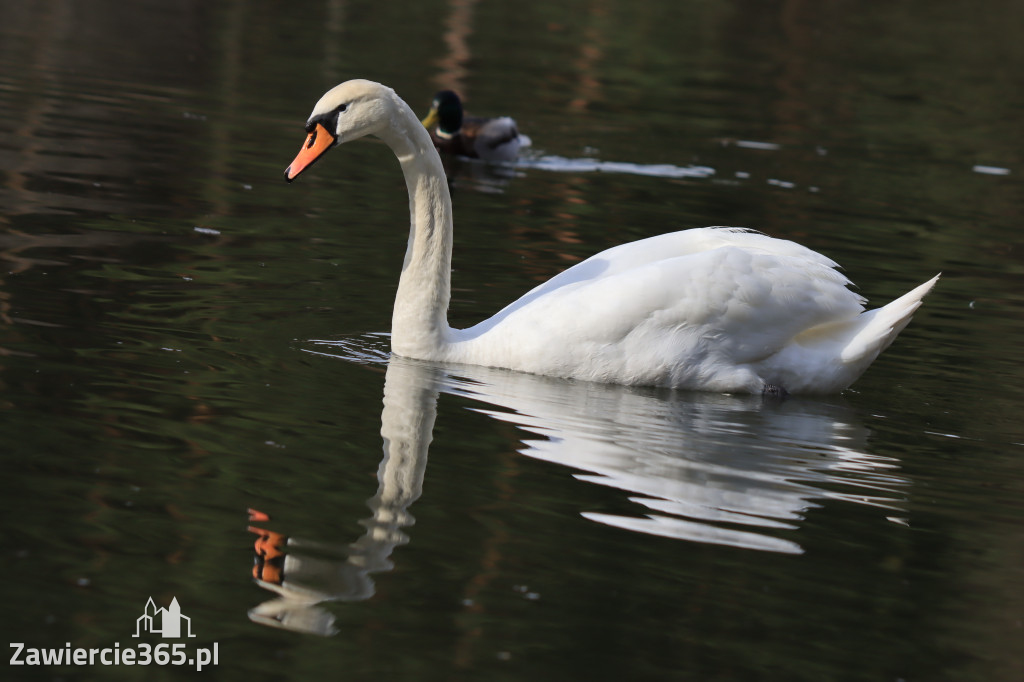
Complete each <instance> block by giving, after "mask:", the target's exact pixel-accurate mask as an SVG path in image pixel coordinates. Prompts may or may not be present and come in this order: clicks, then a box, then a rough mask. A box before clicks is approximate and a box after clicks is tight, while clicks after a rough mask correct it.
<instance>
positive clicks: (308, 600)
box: [0, 0, 1024, 680]
mask: <svg viewBox="0 0 1024 682" xmlns="http://www.w3.org/2000/svg"><path fill="white" fill-rule="evenodd" d="M1022 22H1024V5H1021V4H1020V3H1015V2H1000V1H998V0H985V2H983V3H981V4H977V3H974V4H970V5H968V4H964V3H955V2H920V1H910V2H898V3H868V4H865V3H852V2H846V1H828V2H813V3H812V2H746V1H742V0H734V1H732V2H728V1H719V0H707V1H702V2H690V3H678V2H661V1H655V2H645V3H636V2H616V1H610V0H605V1H601V0H598V1H590V2H582V1H581V2H575V1H570V2H563V3H556V4H553V3H545V2H519V3H493V2H474V1H472V0H462V1H453V2H450V3H442V2H431V1H429V0H428V1H424V2H417V3H409V2H394V3H382V2H361V1H349V2H341V1H335V2H323V3H317V4H312V3H310V4H303V5H301V6H299V5H298V4H297V3H279V2H270V1H269V0H264V1H256V2H241V1H240V0H239V1H235V2H223V3H210V2H174V3H166V2H156V1H151V2H145V1H136V2H105V1H95V2H74V1H59V0H51V1H49V2H47V1H43V0H39V1H31V0H29V1H18V2H14V1H8V2H0V425H2V429H3V431H2V447H0V451H2V458H3V459H2V462H3V475H2V476H0V491H2V494H0V504H2V508H3V514H4V516H3V519H4V524H3V526H4V534H3V535H4V541H3V550H2V551H3V553H2V555H0V556H2V558H3V566H4V581H3V585H4V587H3V604H4V607H5V611H6V616H5V618H4V619H3V625H2V626H0V632H2V633H3V638H6V639H7V641H8V642H25V643H26V644H27V646H30V647H40V648H45V647H50V648H59V647H63V646H64V644H65V643H66V642H71V643H72V646H75V647H106V646H112V645H113V643H114V642H117V643H119V644H120V645H121V647H128V646H134V645H135V644H136V643H137V642H139V641H140V640H133V638H132V637H131V635H132V633H133V632H134V629H135V626H134V623H135V620H136V618H138V617H139V616H140V615H141V613H142V609H143V607H144V605H145V603H146V600H147V599H148V598H149V597H150V596H152V597H153V598H154V601H155V602H156V603H157V604H158V605H160V606H165V605H167V604H168V603H169V602H170V600H171V599H172V598H174V597H176V598H177V599H178V600H179V602H180V604H181V607H182V610H183V612H184V613H185V614H187V615H188V616H189V617H190V618H191V623H192V626H193V630H194V631H195V633H196V634H197V637H196V638H195V639H194V640H189V641H188V645H189V647H190V648H191V647H193V646H196V647H199V646H211V645H212V643H214V642H216V643H218V645H219V652H220V656H219V665H218V666H217V667H216V668H209V669H207V670H206V671H205V674H208V675H213V676H214V677H217V678H222V679H247V680H252V679H281V678H285V679H314V678H330V679H352V680H362V679H384V678H387V679H415V680H426V679H445V680H451V679H467V680H475V679H508V680H524V679H551V680H554V679H558V680H563V679H651V680H653V679H659V680H661V679H680V680H691V679H700V680H761V679H779V680H897V679H902V680H982V679H983V680H1017V679H1021V677H1022V676H1024V656H1022V655H1021V653H1020V642H1021V639H1022V634H1024V624H1022V619H1024V596H1022V595H1024V568H1022V567H1024V505H1022V503H1021V499H1022V493H1024V463H1022V460H1021V457H1022V455H1024V426H1022V425H1021V424H1022V422H1021V412H1022V407H1024V388H1022V386H1024V369H1022V367H1024V362H1022V361H1024V350H1022V344H1021V343H1020V340H1021V338H1022V332H1024V315H1022V310H1024V308H1022V304H1024V294H1022V284H1024V257H1022V251H1021V248H1020V245H1019V244H1020V236H1019V235H1020V225H1021V219H1022V215H1024V192H1022V189H1024V188H1022V186H1021V183H1020V177H1021V174H1022V173H1024V163H1022V162H1024V138H1022V130H1024V129H1022V128H1021V125H1020V120H1021V112H1022V110H1024V90H1022V88H1021V85H1020V84H1021V82H1022V81H1024V43H1022V42H1021V41H1020V26H1021V25H1024V24H1022ZM351 77H366V78H371V79H374V80H379V81H382V82H385V83H387V84H388V85H391V86H392V87H394V88H395V89H396V90H397V91H398V92H399V93H400V94H401V95H402V96H404V97H405V98H406V99H407V100H408V101H409V102H410V103H411V104H412V105H413V106H414V108H416V109H417V110H424V109H425V108H426V106H427V105H428V103H429V100H430V98H431V96H432V94H433V92H434V91H435V90H437V89H439V88H441V87H454V88H456V89H458V90H460V92H462V93H463V95H464V97H465V100H466V104H467V108H468V109H469V110H470V111H471V112H477V113H481V114H508V115H512V116H515V117H516V119H517V120H518V121H519V124H520V127H521V129H522V130H523V131H524V132H525V133H527V134H528V135H529V136H530V137H531V138H532V139H533V143H534V146H533V149H532V150H531V152H530V155H529V156H528V157H526V158H525V159H524V160H523V163H522V164H521V165H520V166H519V167H517V168H515V169H512V170H509V169H504V170H502V171H495V170H494V169H485V168H481V167H479V166H475V165H472V164H464V165H463V167H461V168H457V169H453V186H454V206H455V215H456V219H455V222H456V247H455V256H454V267H455V272H454V275H453V277H454V282H453V284H454V299H453V304H452V310H451V319H452V321H453V323H455V324H458V325H463V324H470V323H473V322H475V321H477V320H479V319H481V318H483V317H485V316H487V315H489V314H490V313H491V312H493V311H494V310H497V309H498V308H499V307H501V306H502V305H504V304H505V303H507V302H508V301H509V300H511V299H513V298H515V297H516V296H518V295H519V294H520V293H522V292H523V291H525V290H526V289H527V288H528V287H529V286H531V285H532V284H534V283H536V282H538V281H542V280H543V279H546V278H548V277H550V276H551V275H553V274H554V273H556V272H558V271H560V270H561V269H563V268H564V267H566V266H567V265H569V264H571V263H573V262H576V261H578V260H580V259H582V258H584V257H586V256H587V255H589V254H591V253H594V252H596V251H598V250H600V249H603V248H606V247H608V246H611V245H613V244H616V243H620V242H622V241H625V240H630V239H635V238H640V237H644V236H649V235H653V234H658V233H661V232H665V231H668V230H672V229H682V228H688V227H697V226H703V225H708V224H728V225H744V226H748V227H754V228H757V229H759V230H762V231H764V232H767V233H768V234H771V235H773V236H778V237H784V238H792V239H796V240H798V241H800V242H802V243H804V244H807V245H808V246H810V247H812V248H815V249H817V250H820V251H822V252H823V253H825V254H826V255H828V256H830V257H832V258H834V259H836V260H837V261H839V262H840V263H842V264H843V266H844V268H845V272H846V273H847V274H848V275H849V276H850V277H851V278H852V279H853V280H854V281H855V282H857V284H858V285H859V291H860V292H861V293H862V294H864V295H865V296H867V297H868V298H869V299H871V301H872V302H874V303H881V302H884V301H887V300H888V299H890V298H892V297H894V296H895V295H897V294H899V293H902V292H904V291H906V290H908V289H909V288H910V287H911V286H913V285H915V284H918V283H920V282H922V281H924V280H925V279H927V278H929V277H931V276H932V275H933V274H935V273H936V272H940V271H941V272H942V273H943V279H942V280H941V282H940V284H939V286H938V287H937V289H936V290H935V291H934V293H933V294H932V295H931V296H930V297H929V298H928V299H927V301H926V303H925V306H924V307H923V308H922V309H921V311H920V312H919V314H918V316H917V318H916V319H915V320H914V322H913V323H912V324H911V325H910V327H908V328H907V330H906V331H905V332H904V333H903V334H902V335H901V336H900V338H899V340H898V341H897V342H896V344H895V345H894V346H893V347H892V348H891V349H890V350H889V351H888V352H887V353H886V354H885V355H884V356H883V357H882V358H881V359H880V360H879V361H878V362H877V363H876V364H875V366H873V367H872V369H871V370H869V372H868V373H867V374H866V375H865V376H864V378H863V379H862V380H861V381H859V382H858V383H857V384H856V385H855V386H854V388H853V389H851V390H849V391H847V392H845V393H844V394H843V395H842V396H838V397H834V398H830V399H827V400H793V401H789V402H786V403H784V404H782V405H768V406H766V405H763V404H761V403H760V401H751V400H747V399H740V398H731V397H726V396H704V395H692V394H679V393H673V392H666V391H646V390H630V391H627V390H623V389H617V388H614V387H600V386H586V385H579V384H573V383H567V382H552V381H549V380H543V379H536V378H530V377H517V376H515V375H510V374H508V373H500V372H499V373H494V372H488V371H485V370H479V369H472V368H455V369H451V368H449V369H447V370H446V369H443V368H436V367H429V366H423V365H419V364H417V363H402V362H394V361H393V362H391V363H388V362H387V358H386V352H385V351H384V350H383V349H385V348H386V340H384V339H383V337H381V336H366V334H367V333H378V334H379V333H382V332H386V331H387V329H388V325H389V322H390V308H391V302H392V300H393V296H394V288H395V285H396V282H397V275H398V269H399V267H400V264H401V255H402V249H403V248H404V243H405V239H406V226H407V221H408V217H407V203H406V198H405V193H404V192H405V189H404V184H403V182H402V179H401V177H400V174H399V172H398V167H397V164H396V163H395V161H394V159H393V157H392V156H391V154H390V153H389V152H388V150H387V149H386V148H385V147H383V146H382V145H379V144H373V143H366V144H354V145H349V146H347V147H345V148H344V149H342V150H338V151H335V152H332V154H331V155H330V156H329V157H328V159H327V160H325V161H324V162H323V163H322V165H318V166H317V167H316V169H315V170H313V171H311V172H310V173H308V174H306V175H304V176H303V177H302V178H301V179H300V181H299V182H296V183H294V184H292V185H286V184H285V183H284V182H283V180H282V171H283V169H284V167H285V165H287V163H288V162H289V161H290V160H291V158H292V157H293V156H294V153H295V151H296V150H297V149H298V146H299V144H300V142H301V141H302V137H303V123H304V121H305V118H306V116H307V115H308V113H309V111H310V109H311V108H312V105H313V103H314V102H315V101H316V100H317V98H319V96H320V94H321V93H322V92H323V91H324V90H326V89H327V88H328V87H330V86H332V85H334V84H336V83H337V82H339V81H341V80H345V79H347V78H351ZM385 391H386V392H387V400H386V401H385V402H384V403H382V397H383V396H384V395H385ZM382 431H383V433H384V439H382V436H381V433H382ZM382 444H383V446H384V447H383V449H382ZM428 451H429V465H428V464H427V454H428ZM249 508H256V509H259V510H260V511H262V512H264V513H266V514H268V515H269V516H270V519H271V520H269V521H266V522H263V521H260V522H252V523H251V524H250V523H249V522H248V521H247V515H246V510H247V509H249ZM413 517H414V518H413ZM413 521H415V523H413ZM249 525H251V526H253V527H254V528H259V529H262V531H264V542H263V544H262V545H261V546H262V548H263V549H264V550H267V549H268V548H270V549H271V550H272V548H273V546H274V545H275V542H274V541H275V540H276V544H277V545H279V546H280V547H281V548H282V549H284V550H285V551H286V554H287V556H288V557H289V559H288V563H286V564H285V569H286V575H285V583H286V585H285V587H280V586H278V592H281V594H278V593H277V592H273V591H271V590H272V589H273V587H274V586H273V585H272V584H269V583H270V582H271V581H268V583H265V584H264V585H263V586H262V587H261V586H260V585H257V584H254V582H253V579H252V566H253V547H254V544H253V543H254V541H255V540H256V539H257V535H256V534H254V533H252V532H249V531H247V526H249ZM268 531H269V532H273V533H277V534H279V536H280V537H278V536H276V535H275V536H267V535H266V532H268ZM284 537H287V538H289V540H288V543H289V544H285V540H283V539H282V538H284ZM264 577H265V578H269V577H271V576H270V574H268V573H264ZM264 588H266V589H264ZM269 612H272V613H274V614H276V616H277V617H278V618H279V619H280V620H281V621H283V622H284V625H285V627H283V628H281V627H270V626H268V625H267V624H266V623H267V621H266V620H265V619H261V618H262V616H265V615H266V614H267V613H269ZM311 633H319V634H311ZM148 641H150V642H152V643H153V644H156V643H158V642H159V638H157V639H150V640H148ZM184 674H185V670H184V669H182V668H175V667H163V668H161V667H154V666H151V667H149V668H138V667H135V668H128V667H101V666H95V667H77V668H76V667H61V668H45V667H37V668H27V667H20V668H16V667H9V668H8V670H7V671H6V672H5V676H6V677H9V678H12V679H21V678H43V679H70V678H75V679H77V678H82V679H86V678H87V679H98V678H108V677H109V678H140V677H147V678H163V677H174V676H178V675H184Z"/></svg>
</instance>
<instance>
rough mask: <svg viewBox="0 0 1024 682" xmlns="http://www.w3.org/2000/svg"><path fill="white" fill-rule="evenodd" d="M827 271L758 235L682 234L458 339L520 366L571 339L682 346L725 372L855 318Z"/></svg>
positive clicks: (564, 277)
mask: <svg viewBox="0 0 1024 682" xmlns="http://www.w3.org/2000/svg"><path fill="white" fill-rule="evenodd" d="M834 266H835V263H833V262H832V261H831V260H829V259H828V258H825V257H824V256H822V255H820V254H817V253H815V252H813V251H811V250H809V249H807V248H805V247H802V246H799V245H798V244H795V243H793V242H787V241H783V240H777V239H771V238H769V237H765V236H764V235H760V234H758V233H753V232H748V231H741V230H735V229H709V228H705V229H701V230H687V231H685V232H677V233H672V234H668V235H662V236H660V237H654V238H651V239H647V240H642V241H639V242H632V243H630V244H624V245H622V246H618V247H615V248H613V249H609V250H608V251H605V252H603V253H600V254H598V255H597V256H594V257H593V258H590V259H588V260H586V261H584V262H582V263H579V264H578V265H576V266H574V267H572V268H570V269H569V270H566V271H565V272H563V273H561V274H560V275H558V276H557V277H555V278H553V279H552V280H550V281H548V282H546V283H545V284H543V285H541V286H539V287H537V288H535V289H534V290H533V291H531V292H529V293H528V294H526V295H525V296H523V297H522V298H521V299H519V300H518V301H516V302H515V303H513V304H511V305H509V306H508V307H506V308H505V309H504V310H502V311H501V312H499V313H498V314H497V315H495V316H494V317H493V318H491V319H490V320H487V321H485V322H483V323H481V324H480V325H477V326H476V327H474V328H472V329H469V330H466V332H467V333H468V334H469V335H471V336H477V335H483V334H487V335H488V336H490V337H491V339H492V343H493V339H496V338H499V337H500V338H505V339H509V340H514V341H512V343H513V344H516V345H517V347H510V348H509V349H508V352H509V353H515V354H522V355H524V356H527V355H528V354H529V353H545V354H547V355H551V354H552V353H554V352H555V349H550V348H544V347H543V346H544V344H545V343H546V340H547V339H571V340H572V342H573V344H572V345H573V347H574V348H575V349H577V352H579V349H581V348H588V349H592V350H594V352H598V350H599V349H602V348H606V347H608V346H621V347H626V346H629V347H630V348H631V352H636V349H637V348H641V347H650V348H654V347H655V346H659V349H658V352H661V353H666V354H667V356H668V357H671V356H673V355H674V353H672V352H671V348H664V347H663V346H664V345H665V344H669V345H670V346H675V345H684V346H686V347H685V348H683V347H680V348H679V354H681V355H682V354H691V355H692V354H693V353H694V352H697V351H698V350H699V351H701V352H704V351H705V350H707V349H710V348H713V351H708V352H714V353H718V354H721V355H722V356H724V357H727V358H728V359H729V361H730V362H732V363H744V362H756V361H757V360H760V359H762V358H764V357H767V356H769V355H771V354H773V353H775V352H777V351H778V350H779V349H780V348H782V347H783V346H784V345H785V344H787V343H789V342H790V341H791V340H792V339H793V338H794V337H795V336H797V335H798V334H801V333H802V332H805V331H806V330H808V329H811V328H813V327H816V326H819V325H823V324H832V323H836V322H843V321H848V320H850V319H852V318H854V317H855V316H856V315H857V314H859V313H860V312H861V310H862V309H863V308H862V299H861V298H860V297H859V296H857V295H856V294H854V293H853V292H851V291H850V290H849V289H847V288H846V285H847V284H848V283H849V282H848V280H847V279H846V277H844V276H843V275H842V274H840V273H839V272H837V271H836V270H835V269H834ZM491 330H493V331H494V332H495V333H494V334H489V332H490V331H491ZM697 346H699V348H697ZM677 357H678V356H677Z"/></svg>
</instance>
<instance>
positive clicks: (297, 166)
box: [284, 123, 335, 182]
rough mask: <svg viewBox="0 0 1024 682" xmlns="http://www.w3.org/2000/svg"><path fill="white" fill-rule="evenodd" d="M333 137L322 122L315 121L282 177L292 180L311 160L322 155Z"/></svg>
mask: <svg viewBox="0 0 1024 682" xmlns="http://www.w3.org/2000/svg"><path fill="white" fill-rule="evenodd" d="M334 142H335V138H334V135H331V134H330V133H329V132H327V128H324V126H323V124H321V123H317V124H316V127H315V128H313V130H312V131H311V132H310V133H309V135H308V136H307V137H306V141H305V142H304V143H303V144H302V149H300V150H299V153H298V154H297V155H296V156H295V160H294V161H292V162H291V164H290V165H289V166H288V167H287V168H285V169H284V179H285V180H287V181H288V182H291V181H292V180H294V179H295V178H296V177H297V176H298V174H299V173H301V172H302V171H304V170H306V169H307V168H309V167H310V166H311V165H313V162H314V161H316V160H317V159H319V158H320V157H321V156H323V154H324V152H326V151H327V150H328V149H330V148H331V147H333V146H334Z"/></svg>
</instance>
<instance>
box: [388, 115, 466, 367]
mask: <svg viewBox="0 0 1024 682" xmlns="http://www.w3.org/2000/svg"><path fill="white" fill-rule="evenodd" d="M395 100H396V105H397V106H396V108H395V111H394V115H393V116H392V119H391V125H390V126H389V127H388V128H387V129H386V130H384V131H383V132H381V133H378V136H379V137H380V138H381V139H382V140H383V141H384V142H386V143H387V144H388V146H389V147H391V149H392V151H394V152H395V155H396V156H397V157H398V160H399V162H400V163H401V164H402V172H403V173H404V174H405V184H406V187H407V188H408V190H409V220H410V226H409V245H408V247H407V249H406V252H405V262H404V263H403V265H402V276H401V278H400V279H399V282H398V294H397V295H396V296H395V310H394V314H393V316H392V318H391V350H392V351H394V352H395V353H397V354H399V355H403V356H405V357H410V358H420V359H437V358H438V357H439V354H440V351H441V349H442V348H443V347H444V345H445V343H446V342H447V340H448V336H449V327H448V320H447V318H448V302H449V300H450V299H451V260H452V200H451V195H450V194H449V192H448V181H447V178H446V177H445V173H444V168H443V167H442V166H441V158H440V157H439V156H438V154H437V151H436V150H435V149H434V144H433V142H432V141H431V139H430V135H429V134H428V133H427V130H426V128H424V127H423V124H421V123H420V122H419V120H418V119H417V118H416V114H415V113H413V111H412V109H410V108H409V106H408V105H407V104H406V103H405V102H403V101H402V100H401V99H399V98H398V97H397V96H396V97H395Z"/></svg>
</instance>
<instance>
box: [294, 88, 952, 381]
mask: <svg viewBox="0 0 1024 682" xmlns="http://www.w3.org/2000/svg"><path fill="white" fill-rule="evenodd" d="M306 130H307V132H308V136H307V138H306V141H305V143H304V144H303V146H302V149H301V150H300V151H299V153H298V155H296V157H295V160H294V161H293V162H292V163H291V165H289V166H288V168H287V169H286V170H285V178H286V179H287V180H289V181H291V180H294V179H295V178H296V177H297V176H298V175H299V174H300V173H302V172H303V170H304V169H306V168H308V167H309V165H310V164H311V163H313V162H314V161H316V160H317V159H319V158H322V156H323V154H324V153H325V152H326V151H327V150H329V149H331V148H332V147H334V146H335V145H338V144H343V143H346V142H350V141H352V140H354V139H357V138H360V137H364V136H366V135H374V136H376V137H378V138H380V139H381V140H383V141H384V142H385V143H386V144H387V145H388V146H390V147H391V149H392V151H393V152H394V153H395V155H396V156H397V157H398V160H399V162H400V163H401V167H402V172H403V173H404V175H405V183H406V187H407V189H408V192H409V208H410V225H411V227H410V234H409V242H408V247H407V250H406V254H405V263H404V265H403V267H402V273H401V276H400V279H399V283H398V293H397V295H396V297H395V306H394V312H393V314H392V323H391V324H392V326H391V349H392V352H393V353H395V354H397V355H400V356H405V357H408V358H416V359H421V360H427V361H432V362H444V363H448V362H453V363H467V364H473V365H485V366H491V367H502V368H507V369H511V370H518V371H523V372H531V373H534V374H543V375H551V376H556V377H566V378H573V379H583V380H588V381H599V382H609V383H619V384H636V385H652V386H667V387H673V388H681V389H697V390H706V391H719V392H727V393H762V392H767V393H769V394H773V395H782V394H785V393H787V392H789V393H833V392H837V391H840V390H842V389H843V388H846V387H847V386H849V385H850V384H851V383H853V382H854V381H855V380H856V379H857V378H858V377H859V376H860V375H861V374H862V373H863V372H864V371H865V370H866V369H867V367H868V366H869V365H870V364H871V363H872V362H873V361H874V359H875V358H876V357H877V356H878V354H879V353H881V352H882V351H883V350H884V349H885V348H886V347H888V346H889V344H890V343H892V341H893V339H895V338H896V335H897V334H898V333H899V332H900V331H901V330H902V329H903V328H904V327H905V326H906V325H907V323H908V322H909V321H910V318H911V315H912V314H913V312H914V311H915V310H917V308H918V306H920V305H921V300H922V298H924V296H925V295H926V294H927V293H928V292H929V291H931V289H932V287H933V286H934V285H935V283H936V281H937V280H938V276H937V275H936V276H935V277H933V278H932V279H930V280H929V281H927V282H925V283H924V284H922V285H920V286H918V287H917V288H915V289H913V290H911V291H910V292H909V293H907V294H904V295H903V296H901V297H899V298H897V299H896V300H895V301H892V302H891V303H889V304H888V305H886V306H884V307H881V308H876V309H874V310H869V311H865V310H864V305H863V304H864V299H863V298H861V297H860V296H858V295H857V294H855V293H853V292H852V291H850V290H849V289H848V288H847V285H848V284H850V282H849V280H847V278H846V277H845V276H843V275H842V274H841V273H839V272H838V271H837V270H836V268H837V267H838V266H837V265H836V263H834V262H833V261H832V260H830V259H829V258H826V257H825V256H823V255H821V254H819V253H816V252H814V251H811V250H810V249H808V248H806V247H803V246H800V245H799V244H796V243H794V242H791V241H786V240H782V239H773V238H771V237H768V236H766V235H763V234H760V233H757V232H753V231H750V230H746V229H742V228H728V227H706V228H698V229H692V230H684V231H682V232H671V233H669V234H663V235H660V236H657V237H650V238H648V239H642V240H640V241H635V242H631V243H627V244H622V245H620V246H616V247H613V248H611V249H608V250H607V251H603V252H601V253H598V254H597V255H595V256H591V257H590V258H588V259H587V260H584V261H582V262H580V263H578V264H576V265H574V266H572V267H571V268H569V269H568V270H566V271H564V272H562V273H561V274H559V275H557V276H555V277H554V278H552V279H551V280H549V281H548V282H546V283H544V284H541V285H540V286H538V287H536V288H534V289H533V290H531V291H530V292H528V293H527V294H526V295H524V296H523V297H522V298H520V299H519V300H517V301H515V302H513V303H511V304H509V305H508V306H506V307H505V308H504V309H503V310H501V311H500V312H498V313H497V314H496V315H494V316H493V317H491V318H489V319H487V320H484V321H483V322H480V323H479V324H477V325H475V326H473V327H470V328H468V329H453V328H451V327H450V326H449V325H448V321H447V313H448V303H449V299H450V295H451V258H452V230H453V227H452V204H451V196H450V194H449V190H448V183H447V180H446V178H445V173H444V169H443V167H442V165H441V158H440V156H439V155H438V153H437V150H436V149H435V148H434V144H433V141H432V140H431V138H430V135H429V134H428V133H427V130H426V128H424V127H423V125H422V124H421V123H420V121H419V120H418V119H417V117H416V115H415V114H414V113H413V111H412V109H411V108H410V107H409V105H408V104H406V103H405V102H404V101H403V100H402V99H401V98H400V97H399V96H398V95H397V94H396V93H395V92H394V90H392V89H390V88H388V87H385V86H383V85H381V84H379V83H373V82H371V81H366V80H353V81H348V82H346V83H342V84H341V85H338V86H337V87H335V88H333V89H332V90H329V91H328V92H327V93H326V94H325V95H324V96H323V97H321V98H320V101H319V102H317V104H316V106H315V107H313V113H312V114H311V115H310V117H309V119H308V121H307V123H306Z"/></svg>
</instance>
